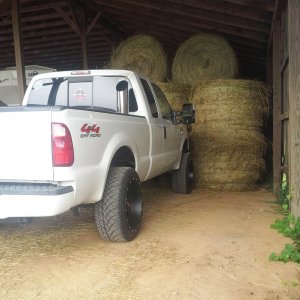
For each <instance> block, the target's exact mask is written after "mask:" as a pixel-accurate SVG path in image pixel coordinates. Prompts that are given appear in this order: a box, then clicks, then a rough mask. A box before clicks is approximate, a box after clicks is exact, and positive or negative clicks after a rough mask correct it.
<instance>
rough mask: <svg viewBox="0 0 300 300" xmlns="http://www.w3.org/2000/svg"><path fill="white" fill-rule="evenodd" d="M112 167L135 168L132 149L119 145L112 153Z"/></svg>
mask: <svg viewBox="0 0 300 300" xmlns="http://www.w3.org/2000/svg"><path fill="white" fill-rule="evenodd" d="M111 166H112V167H131V168H135V159H134V155H133V153H132V151H131V150H130V149H129V148H127V147H121V148H120V149H119V150H118V151H117V152H116V153H115V155H114V157H113V159H112V162H111Z"/></svg>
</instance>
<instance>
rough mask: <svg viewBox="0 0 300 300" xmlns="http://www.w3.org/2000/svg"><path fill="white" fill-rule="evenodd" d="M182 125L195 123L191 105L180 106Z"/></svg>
mask: <svg viewBox="0 0 300 300" xmlns="http://www.w3.org/2000/svg"><path fill="white" fill-rule="evenodd" d="M182 123H183V124H193V123H195V111H194V107H193V104H191V103H186V104H183V105H182Z"/></svg>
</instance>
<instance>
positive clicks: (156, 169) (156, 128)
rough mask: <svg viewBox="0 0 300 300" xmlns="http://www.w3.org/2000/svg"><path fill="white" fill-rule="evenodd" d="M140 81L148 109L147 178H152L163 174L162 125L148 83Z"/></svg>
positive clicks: (143, 80)
mask: <svg viewBox="0 0 300 300" xmlns="http://www.w3.org/2000/svg"><path fill="white" fill-rule="evenodd" d="M140 80H141V83H142V85H143V88H144V91H145V94H146V97H147V101H148V105H149V108H150V131H151V141H150V151H149V156H150V161H151V167H150V172H149V173H148V175H147V178H152V177H155V176H157V175H159V174H162V173H163V172H164V170H163V169H164V123H163V120H162V119H161V118H159V116H158V110H157V106H156V102H155V98H154V96H153V93H152V90H151V88H150V86H149V83H148V82H147V81H146V80H145V79H142V78H140Z"/></svg>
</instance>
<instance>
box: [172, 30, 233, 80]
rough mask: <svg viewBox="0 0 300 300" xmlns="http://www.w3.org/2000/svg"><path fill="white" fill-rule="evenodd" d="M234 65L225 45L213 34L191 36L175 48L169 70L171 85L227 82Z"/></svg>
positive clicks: (231, 76) (228, 49)
mask: <svg viewBox="0 0 300 300" xmlns="http://www.w3.org/2000/svg"><path fill="white" fill-rule="evenodd" d="M237 73H238V64H237V59H236V56H235V53H234V51H233V49H232V48H231V46H230V45H229V43H228V42H227V41H226V40H225V39H224V38H222V37H220V36H217V35H213V34H198V35H194V36H192V37H191V38H189V39H188V40H186V41H185V42H184V43H182V44H181V45H180V47H179V48H178V50H177V52H176V55H175V58H174V62H173V67H172V75H173V81H175V82H180V83H190V84H194V83H195V82H198V81H199V80H207V79H219V78H224V79H231V78H234V77H236V76H237Z"/></svg>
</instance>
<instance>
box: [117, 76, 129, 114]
mask: <svg viewBox="0 0 300 300" xmlns="http://www.w3.org/2000/svg"><path fill="white" fill-rule="evenodd" d="M116 90H117V110H118V113H121V114H125V115H127V114H128V82H127V81H126V80H122V81H120V82H119V83H118V84H117V86H116Z"/></svg>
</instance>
